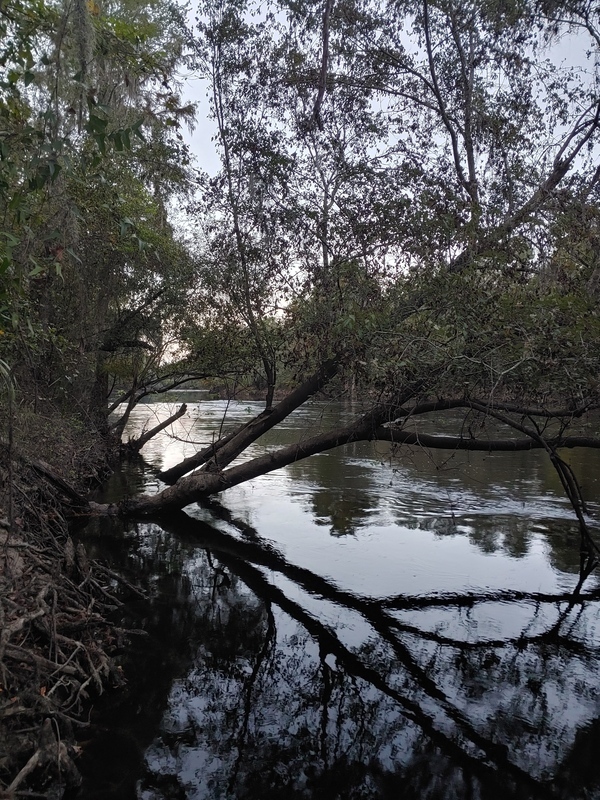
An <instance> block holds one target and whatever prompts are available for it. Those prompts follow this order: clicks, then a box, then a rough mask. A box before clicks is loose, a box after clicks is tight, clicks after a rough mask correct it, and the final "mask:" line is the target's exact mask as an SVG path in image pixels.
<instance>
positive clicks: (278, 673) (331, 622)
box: [78, 394, 600, 800]
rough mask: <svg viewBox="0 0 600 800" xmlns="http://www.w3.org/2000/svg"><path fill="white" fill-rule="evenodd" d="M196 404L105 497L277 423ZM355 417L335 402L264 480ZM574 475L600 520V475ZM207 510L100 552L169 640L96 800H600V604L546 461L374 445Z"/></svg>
mask: <svg viewBox="0 0 600 800" xmlns="http://www.w3.org/2000/svg"><path fill="white" fill-rule="evenodd" d="M190 397H192V398H194V395H192V394H188V395H186V399H187V400H188V415H187V416H186V417H183V418H182V419H180V420H179V421H178V422H177V423H176V424H175V425H174V428H173V430H172V431H167V432H165V433H163V434H161V435H160V436H158V437H156V438H155V439H154V440H152V441H151V442H150V443H149V444H148V445H147V446H146V448H145V449H144V452H143V455H144V458H145V460H146V462H147V465H146V466H143V465H141V464H140V463H137V462H136V463H133V464H131V465H129V466H128V467H127V468H124V469H123V470H122V471H121V472H119V473H117V474H116V475H114V476H113V478H112V479H111V481H110V482H109V484H108V485H107V486H106V487H105V489H104V493H103V499H105V500H116V499H120V498H121V497H123V496H124V495H126V494H127V493H135V492H137V491H140V490H145V491H155V490H156V489H157V488H159V486H160V483H159V481H158V479H157V478H156V473H157V471H158V469H164V468H167V467H169V466H172V465H173V464H175V463H177V462H178V461H179V460H181V458H182V456H184V455H189V454H190V453H191V452H193V451H194V450H195V449H196V448H197V447H198V446H199V445H200V444H206V443H207V442H208V441H210V436H211V435H212V432H213V431H214V429H215V427H218V425H219V424H220V421H221V420H222V419H223V415H224V414H225V412H227V424H234V423H236V422H239V421H241V420H243V419H247V418H249V417H250V416H251V415H252V414H255V413H257V411H258V410H259V408H260V407H259V404H258V403H253V402H234V403H231V404H229V405H228V404H226V403H225V402H224V401H208V400H207V401H202V400H200V401H199V402H190V400H189V398H190ZM172 411H173V405H172V404H169V403H155V404H148V405H143V406H139V407H138V408H137V409H136V410H135V412H134V414H133V416H132V418H131V420H130V423H129V428H128V430H127V432H126V434H129V435H132V436H133V435H136V434H139V433H140V432H141V430H142V429H144V428H145V427H149V426H151V425H154V424H155V423H156V421H158V420H160V419H163V418H166V416H167V415H168V414H169V413H171V412H172ZM351 411H352V409H349V408H348V407H342V406H339V405H336V404H328V403H324V402H315V403H313V404H312V405H311V406H310V407H307V408H305V409H301V410H299V411H298V412H296V413H295V414H294V415H292V416H291V417H290V418H289V419H288V420H286V422H285V423H283V425H282V426H280V427H279V429H277V430H276V431H273V432H271V433H269V434H268V435H267V436H265V437H263V439H261V440H260V441H259V442H258V443H256V444H255V445H254V446H253V447H252V448H251V450H250V451H249V452H247V453H246V454H245V455H244V458H249V457H252V456H254V455H257V454H259V453H262V452H264V451H265V449H269V448H274V447H277V446H279V445H282V444H288V443H291V442H292V441H295V440H296V439H297V438H299V437H302V436H305V435H307V433H309V432H310V433H313V432H315V431H317V430H319V429H323V428H325V427H327V426H328V424H329V423H331V422H332V421H335V420H337V419H339V418H342V417H344V416H345V415H347V414H349V413H350V412H351ZM448 419H449V421H446V420H444V419H440V420H437V421H436V422H435V423H433V427H431V426H430V428H429V430H437V431H439V432H442V431H445V430H446V429H447V428H449V427H451V425H452V417H449V418H448ZM567 457H568V459H569V461H570V463H571V464H572V466H573V467H574V469H575V470H576V472H577V474H578V475H579V476H580V478H581V481H582V485H583V490H584V495H585V496H586V498H587V499H588V500H589V501H590V511H591V514H592V516H593V517H598V514H599V513H600V510H599V509H600V506H599V505H598V501H599V500H600V453H599V452H597V451H596V452H591V451H589V452H588V451H573V452H569V453H568V455H567ZM186 512H187V513H186V514H183V513H182V514H177V515H174V516H173V518H172V519H170V520H169V522H168V524H165V527H161V526H159V525H157V524H156V523H127V524H124V523H122V522H119V521H114V520H113V521H111V520H95V521H93V522H92V523H91V524H90V525H89V526H88V527H87V528H86V529H85V530H83V531H81V532H80V533H79V534H78V535H79V536H80V537H81V538H82V539H83V541H84V542H85V543H86V546H87V548H88V550H89V551H90V553H91V554H92V555H94V556H97V557H101V558H103V559H104V560H108V561H109V562H110V563H112V565H113V568H114V569H115V570H116V571H119V572H121V573H122V574H125V575H127V576H130V577H131V578H133V579H134V580H135V582H137V583H138V584H139V585H141V586H142V587H143V588H144V589H145V590H146V591H147V592H148V594H149V596H150V600H148V601H143V600H141V599H140V600H136V599H135V597H134V596H131V597H130V598H129V599H128V602H127V604H126V606H125V608H124V609H123V611H122V624H123V625H124V626H125V627H134V628H140V629H144V631H145V635H143V636H142V635H139V636H137V635H134V636H133V637H132V645H131V647H130V649H129V651H127V653H126V657H125V660H124V663H123V670H124V672H125V674H126V676H127V678H128V686H127V687H126V689H122V690H116V691H114V692H109V693H107V695H105V697H103V698H101V699H100V701H99V702H98V703H97V705H96V708H95V710H94V713H93V716H92V728H93V731H94V736H93V737H92V738H91V740H90V742H89V743H87V744H86V743H83V745H82V748H83V755H82V758H81V768H82V771H83V774H84V778H85V782H84V786H83V789H82V790H81V794H80V797H81V798H83V800H92V799H93V798H103V800H133V798H137V800H170V799H171V798H177V799H178V800H179V799H181V800H184V799H185V800H208V799H209V798H210V800H213V799H214V800H217V799H219V800H221V799H225V798H249V799H251V800H270V798H273V799H274V800H275V799H276V798H285V800H296V798H323V800H336V798H340V799H341V798H348V799H350V798H352V799H354V798H394V800H395V799H396V798H402V799H403V800H412V798H427V799H429V798H436V799H437V798H439V799H440V800H442V799H443V800H452V798H457V800H458V799H459V798H473V800H478V799H479V798H481V799H482V800H484V799H486V798H496V797H498V796H502V797H503V798H531V797H538V796H539V797H559V798H565V799H566V798H568V799H569V800H570V799H571V798H579V797H581V798H584V797H585V798H593V797H600V759H599V758H598V755H597V753H598V746H599V745H600V696H599V687H600V681H599V677H600V669H599V666H598V665H599V662H598V655H599V653H600V625H599V622H600V589H599V587H598V580H597V578H596V576H595V575H592V576H591V577H590V578H589V579H588V580H587V582H586V584H585V586H584V588H583V592H582V593H581V594H580V595H579V596H578V597H577V598H575V599H574V600H572V601H570V600H569V597H570V595H571V593H572V592H573V590H574V588H575V586H576V585H577V581H578V570H579V560H580V556H579V533H578V528H577V524H576V522H575V521H574V515H573V512H572V511H571V509H570V506H569V503H568V502H567V500H566V499H565V497H564V496H563V494H562V492H561V488H560V485H559V482H558V479H557V477H556V475H555V473H554V471H553V468H552V467H551V465H550V462H549V460H548V457H547V456H546V455H545V454H544V453H543V452H537V451H535V452H529V453H494V454H492V455H487V454H482V453H476V454H468V453H459V454H456V453H455V454H452V453H448V452H441V451H438V452H436V453H429V452H424V451H423V452H422V451H415V450H412V449H408V448H407V449H406V450H403V451H402V452H401V453H399V454H396V455H395V457H393V458H392V454H391V451H390V447H389V446H388V445H383V444H370V443H364V444H363V443H361V444H355V445H352V446H348V447H346V448H344V449H340V450H338V451H331V452H329V453H326V454H322V455H318V456H315V457H313V458H310V459H307V460H305V461H302V462H298V463H296V464H293V465H291V466H290V467H288V468H286V469H283V470H280V471H278V472H274V473H272V474H271V475H268V476H264V477H262V478H259V479H256V480H254V481H252V482H251V483H248V484H244V485H241V486H239V487H236V488H234V489H231V490H229V491H228V492H226V493H224V494H223V496H221V497H220V498H219V499H218V500H215V501H214V502H211V503H210V504H208V505H207V506H205V507H198V506H192V507H190V508H188V509H186ZM594 529H595V530H596V526H594ZM598 533H599V534H600V530H598Z"/></svg>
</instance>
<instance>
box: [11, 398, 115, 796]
mask: <svg viewBox="0 0 600 800" xmlns="http://www.w3.org/2000/svg"><path fill="white" fill-rule="evenodd" d="M8 434H9V435H8V436H7V437H6V439H5V440H4V441H3V442H2V443H1V444H0V630H1V634H0V797H2V798H13V797H15V796H16V795H17V794H20V793H22V792H23V791H29V792H33V793H34V795H35V796H38V797H39V796H52V797H61V796H62V791H63V788H64V787H67V786H76V785H77V784H78V783H79V781H80V776H79V773H78V770H77V765H76V756H77V749H76V747H75V746H74V742H75V734H76V732H77V729H78V728H81V727H82V726H85V725H86V724H87V723H86V711H87V710H88V709H89V704H90V699H91V698H93V697H94V696H96V695H98V694H101V693H102V692H103V691H104V689H105V688H106V687H107V686H110V685H119V684H121V683H122V682H123V677H122V675H121V673H120V671H119V669H118V668H117V667H116V665H115V662H114V660H113V654H114V653H115V652H116V650H117V649H118V648H119V647H121V646H122V643H123V640H124V638H125V636H126V634H125V632H124V631H122V630H119V629H116V628H115V627H114V625H113V624H112V623H111V622H110V620H109V617H110V615H111V613H112V612H113V611H114V610H115V609H116V608H117V607H118V606H119V605H120V604H121V600H119V599H118V598H117V597H116V595H115V590H116V589H118V580H119V579H118V578H117V576H115V575H113V574H112V573H111V572H110V571H109V570H107V569H106V568H105V567H103V566H102V565H101V564H99V563H97V562H93V561H90V560H89V559H88V557H87V555H86V552H85V549H84V547H83V545H81V544H75V543H74V541H73V539H72V538H71V536H70V534H69V526H68V520H69V518H71V517H72V516H73V515H75V514H76V513H77V501H76V498H75V496H74V495H73V491H72V489H75V490H76V491H78V492H81V493H85V492H87V491H89V489H90V486H92V485H93V484H94V483H97V482H98V481H99V480H100V479H101V478H102V476H103V475H105V474H106V472H107V470H108V467H109V461H110V458H109V453H108V452H107V450H106V448H105V445H104V443H103V441H102V440H101V438H100V437H98V436H96V435H94V434H92V433H90V432H89V431H87V430H85V429H84V428H83V426H82V425H81V424H79V423H78V422H77V421H76V420H66V419H64V417H62V416H61V415H59V414H43V415H42V414H35V413H32V412H29V411H27V412H19V413H17V414H16V415H15V417H14V419H13V424H12V429H11V430H9V431H8ZM63 482H64V485H63Z"/></svg>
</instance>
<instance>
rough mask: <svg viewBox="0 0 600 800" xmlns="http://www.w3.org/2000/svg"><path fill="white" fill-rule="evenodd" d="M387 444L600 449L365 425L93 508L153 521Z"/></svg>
mask: <svg viewBox="0 0 600 800" xmlns="http://www.w3.org/2000/svg"><path fill="white" fill-rule="evenodd" d="M374 440H377V441H385V442H390V443H392V444H397V445H412V446H417V447H425V448H430V449H436V450H467V451H480V452H481V451H483V452H516V451H524V450H525V451H526V450H540V449H546V445H548V446H550V447H551V448H552V449H557V448H573V447H593V448H600V439H597V438H592V437H587V436H567V437H557V438H553V439H549V440H547V442H546V443H541V442H540V441H536V440H535V439H530V438H523V439H485V440H480V439H471V438H467V437H461V436H454V437H453V436H434V435H431V434H417V433H414V432H411V431H403V430H400V429H395V428H393V427H391V428H387V427H382V426H380V427H377V428H373V427H371V426H370V425H369V424H368V422H367V421H364V422H363V424H362V426H357V425H348V426H346V427H343V428H339V429H336V430H333V431H328V432H326V433H323V434H318V435H317V436H313V437H311V438H310V439H306V440H305V441H303V442H298V443H297V444H293V445H289V446H288V447H282V448H281V449H279V450H276V451H275V452H271V453H266V454H265V455H262V456H259V457H258V458H254V459H252V460H251V461H247V462H245V463H244V464H240V465H238V466H235V467H232V468H230V469H228V470H225V471H223V472H201V473H197V474H195V475H189V476H187V477H183V478H180V479H179V480H178V481H177V482H176V483H175V484H174V485H173V486H170V487H168V488H167V489H164V490H163V491H162V492H159V493H158V494H155V495H141V496H139V497H136V498H133V499H131V500H128V501H125V502H124V503H123V504H122V505H121V506H119V507H118V508H115V507H112V509H110V508H109V507H97V508H96V510H97V511H98V512H101V513H106V512H109V511H111V510H112V511H113V512H117V513H120V514H124V515H126V516H136V517H137V516H153V515H158V514H161V513H163V512H166V511H172V510H175V509H181V508H184V507H185V506H187V505H190V504H191V503H196V502H200V501H202V500H204V499H206V498H207V497H208V496H210V495H213V494H218V493H219V492H223V491H225V490H226V489H231V488H232V487H234V486H238V485H239V484H241V483H245V482H246V481H249V480H252V479H253V478H257V477H259V476H261V475H267V474H268V473H270V472H273V471H275V470H277V469H281V468H282V467H286V466H288V465H289V464H293V463H294V462H296V461H300V460H302V459H304V458H308V457H309V456H312V455H316V454H317V453H323V452H326V451H327V450H331V449H333V448H335V447H340V446H343V445H346V444H350V443H352V442H359V441H374Z"/></svg>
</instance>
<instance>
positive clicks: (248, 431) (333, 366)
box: [159, 360, 338, 484]
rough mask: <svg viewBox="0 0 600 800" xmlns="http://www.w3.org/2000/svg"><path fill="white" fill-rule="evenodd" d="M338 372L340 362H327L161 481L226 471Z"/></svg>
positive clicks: (167, 471)
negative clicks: (197, 471) (201, 469)
mask: <svg viewBox="0 0 600 800" xmlns="http://www.w3.org/2000/svg"><path fill="white" fill-rule="evenodd" d="M337 371H338V363H337V361H334V360H330V361H326V362H325V363H324V364H323V365H322V367H321V369H319V370H318V372H316V373H315V374H314V375H312V376H311V377H310V378H308V380H306V381H304V383H302V384H300V386H298V387H297V388H296V389H294V390H293V391H292V392H290V393H289V394H288V395H287V396H286V397H284V398H283V400H281V401H280V402H279V403H277V405H275V406H273V408H270V409H269V408H268V409H265V411H263V412H262V413H260V414H258V416H256V417H254V419H252V420H250V422H247V423H245V424H244V425H242V426H241V427H239V428H237V429H236V430H235V431H234V432H233V433H230V434H228V435H226V436H223V437H221V438H220V439H219V440H218V441H217V442H215V443H214V444H211V445H209V446H208V447H206V448H204V450H201V451H200V452H199V453H196V454H195V455H193V456H190V457H189V458H186V459H185V460H184V461H182V462H181V463H180V464H177V465H176V466H175V467H172V468H171V469H168V470H166V471H165V472H162V473H161V474H160V476H159V477H160V479H161V480H163V481H164V482H165V483H170V484H173V483H175V481H177V480H178V479H179V478H181V477H183V476H184V475H186V474H187V473H188V472H191V471H192V470H193V469H196V468H197V467H200V466H202V465H203V464H205V465H206V466H205V467H204V469H205V470H206V471H207V472H217V471H219V470H222V469H224V468H225V467H226V466H227V465H228V464H231V462H232V461H234V460H235V459H236V458H237V457H238V456H239V455H240V453H243V452H244V450H246V449H247V448H248V447H249V446H250V445H251V444H252V443H253V442H255V441H256V440H257V439H258V438H260V437H261V436H262V435H263V434H264V433H267V431H270V430H271V429H272V428H274V427H275V425H278V424H279V423H280V422H282V420H284V419H285V418H286V417H289V415H290V414H291V413H292V412H293V411H295V410H296V409H297V408H300V406H301V405H303V404H304V403H305V402H306V401H307V400H309V399H310V398H311V397H312V396H313V395H315V394H316V393H317V392H318V391H320V390H321V389H322V388H323V387H324V386H325V385H326V384H327V383H329V381H330V380H331V379H332V378H333V377H334V376H335V375H336V374H337Z"/></svg>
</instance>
